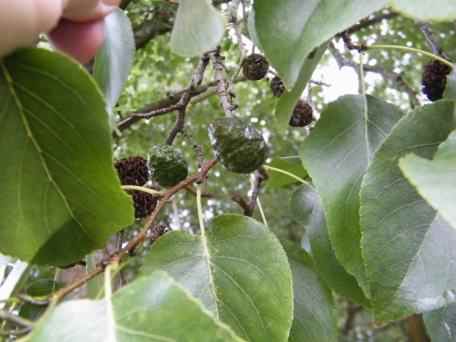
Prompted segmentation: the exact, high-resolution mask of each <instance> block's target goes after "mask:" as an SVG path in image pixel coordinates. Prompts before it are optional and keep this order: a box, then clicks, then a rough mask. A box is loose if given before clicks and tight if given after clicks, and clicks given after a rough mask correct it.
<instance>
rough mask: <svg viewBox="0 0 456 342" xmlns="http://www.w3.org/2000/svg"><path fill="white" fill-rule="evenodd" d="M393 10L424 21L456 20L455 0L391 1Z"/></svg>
mask: <svg viewBox="0 0 456 342" xmlns="http://www.w3.org/2000/svg"><path fill="white" fill-rule="evenodd" d="M391 4H392V5H393V8H394V9H396V10H397V11H400V12H403V13H404V14H405V15H408V16H410V17H412V18H416V19H419V20H423V21H430V20H434V21H452V20H454V19H456V2H455V1H454V0H419V1H417V0H391Z"/></svg>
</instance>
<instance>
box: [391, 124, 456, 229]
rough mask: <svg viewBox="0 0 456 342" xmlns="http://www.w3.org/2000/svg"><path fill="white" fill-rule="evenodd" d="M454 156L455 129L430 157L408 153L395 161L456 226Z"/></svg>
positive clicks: (419, 190)
mask: <svg viewBox="0 0 456 342" xmlns="http://www.w3.org/2000/svg"><path fill="white" fill-rule="evenodd" d="M454 126H456V125H454ZM455 160H456V133H455V132H453V133H452V134H451V135H450V136H449V138H448V140H447V141H445V142H444V143H443V144H442V145H441V146H440V148H439V150H438V151H437V153H436V155H435V156H434V160H432V161H430V160H427V159H423V158H420V157H417V156H415V155H408V156H406V157H405V158H404V159H402V160H401V161H400V162H399V166H400V167H401V169H402V171H403V173H404V175H405V176H406V177H407V179H408V180H409V181H410V183H412V184H413V185H414V186H415V187H416V189H417V190H418V192H419V193H420V195H421V196H422V197H423V198H424V199H425V200H427V201H428V202H429V204H430V205H431V206H432V207H433V208H434V209H435V210H437V211H438V212H439V214H441V215H442V216H443V218H444V219H445V220H446V221H447V222H448V223H450V224H451V225H452V226H453V227H456V211H455V210H454V203H456V202H455V201H456V188H455V187H454V186H453V182H454V174H453V173H454V171H455V165H456V164H455Z"/></svg>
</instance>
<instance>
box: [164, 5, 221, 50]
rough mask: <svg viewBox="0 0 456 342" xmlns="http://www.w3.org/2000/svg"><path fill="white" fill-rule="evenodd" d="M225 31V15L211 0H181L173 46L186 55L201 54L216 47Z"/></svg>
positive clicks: (173, 33)
mask: <svg viewBox="0 0 456 342" xmlns="http://www.w3.org/2000/svg"><path fill="white" fill-rule="evenodd" d="M224 32H225V21H224V19H223V16H222V15H221V14H220V13H219V12H218V11H217V10H216V9H215V8H214V6H212V3H211V1H210V0H180V1H179V8H178V10H177V15H176V20H175V22H174V28H173V32H172V33H171V48H172V50H173V51H174V52H175V53H177V54H178V55H181V56H184V57H193V56H200V55H202V54H203V53H205V52H207V51H209V50H213V49H215V48H216V47H217V45H218V44H219V42H220V40H221V39H222V38H223V34H224Z"/></svg>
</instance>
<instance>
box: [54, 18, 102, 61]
mask: <svg viewBox="0 0 456 342" xmlns="http://www.w3.org/2000/svg"><path fill="white" fill-rule="evenodd" d="M49 38H50V39H51V41H52V43H53V44H54V46H55V47H56V48H58V49H59V50H61V51H63V52H65V53H67V54H68V55H70V56H72V57H74V58H75V59H76V60H78V61H79V62H80V63H83V64H84V63H87V62H89V61H90V60H91V59H92V58H93V57H94V56H95V55H96V53H97V50H98V49H99V48H100V46H101V45H102V44H103V41H104V21H103V19H100V20H95V21H91V22H86V23H77V22H72V21H69V20H66V19H63V20H61V21H60V23H59V25H58V26H57V28H56V29H54V30H53V31H51V32H50V33H49Z"/></svg>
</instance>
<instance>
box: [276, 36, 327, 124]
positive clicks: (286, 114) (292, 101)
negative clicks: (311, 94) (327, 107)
mask: <svg viewBox="0 0 456 342" xmlns="http://www.w3.org/2000/svg"><path fill="white" fill-rule="evenodd" d="M326 48H327V44H324V45H322V46H321V47H319V48H317V49H316V50H315V51H314V53H312V54H311V55H309V56H308V57H307V60H306V61H305V63H304V65H303V67H302V70H301V73H300V74H299V78H298V80H297V82H296V85H295V86H294V87H293V89H292V90H291V91H290V92H286V93H285V94H283V95H282V96H281V97H280V99H279V101H278V103H277V106H276V118H277V120H278V122H279V127H281V128H282V129H286V128H288V122H289V121H290V117H291V115H292V114H293V110H294V108H295V106H296V104H297V103H298V101H299V98H300V97H301V96H302V93H303V91H304V89H305V88H306V86H307V83H309V81H310V79H311V77H312V74H313V72H314V71H315V68H316V67H317V66H318V63H319V62H320V60H321V58H322V56H323V54H324V53H325V51H326Z"/></svg>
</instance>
